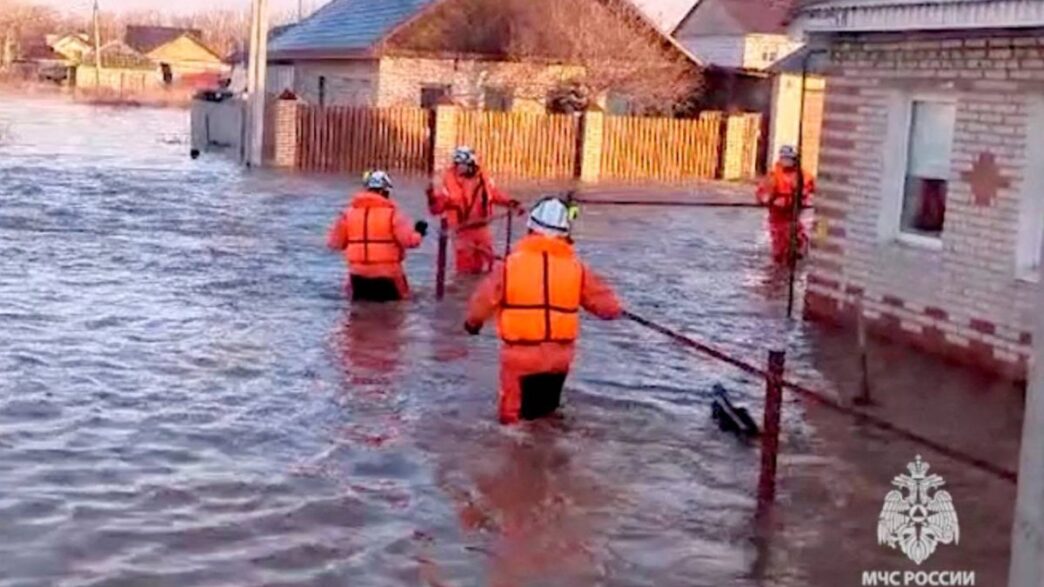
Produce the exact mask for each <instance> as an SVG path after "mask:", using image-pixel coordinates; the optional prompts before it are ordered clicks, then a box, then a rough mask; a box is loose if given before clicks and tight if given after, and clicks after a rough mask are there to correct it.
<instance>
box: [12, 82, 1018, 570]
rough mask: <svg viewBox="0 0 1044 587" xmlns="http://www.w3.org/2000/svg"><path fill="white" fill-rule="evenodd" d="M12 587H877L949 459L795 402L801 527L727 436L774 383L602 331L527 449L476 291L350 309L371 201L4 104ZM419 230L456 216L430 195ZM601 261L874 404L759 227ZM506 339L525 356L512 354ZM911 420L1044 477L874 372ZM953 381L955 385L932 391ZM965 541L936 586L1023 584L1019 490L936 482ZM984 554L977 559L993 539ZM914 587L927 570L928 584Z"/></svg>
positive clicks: (1009, 449) (141, 132) (941, 564)
mask: <svg viewBox="0 0 1044 587" xmlns="http://www.w3.org/2000/svg"><path fill="white" fill-rule="evenodd" d="M5 124H7V125H10V128H11V131H10V133H9V134H8V135H7V136H9V137H11V140H9V141H8V142H5V143H4V144H2V145H0V198H2V207H0V258H2V259H3V261H2V262H0V319H2V321H3V325H4V328H3V329H2V330H0V371H2V373H3V374H4V377H3V379H2V380H0V519H2V520H3V523H2V524H0V586H3V587H13V586H15V585H18V586H23V585H53V584H63V585H146V584H147V585H177V586H183V585H229V584H237V585H265V584H268V585H277V584H278V585H352V586H356V585H363V586H365V585H418V584H421V585H497V586H500V585H504V586H508V585H512V586H513V585H535V586H541V587H544V586H557V585H562V586H573V585H628V586H630V585H649V586H654V585H655V586H657V587H660V586H665V585H685V586H690V585H697V586H698V585H707V586H726V585H729V586H731V585H735V586H744V587H746V586H753V585H782V586H788V585H793V586H804V585H824V586H835V585H837V586H841V585H856V584H858V581H859V577H860V576H861V572H862V571H863V570H867V569H906V568H908V565H909V563H904V561H903V559H902V558H901V556H898V555H897V554H896V553H895V552H893V551H890V550H888V549H884V548H881V547H879V546H878V545H877V544H876V518H877V513H878V511H879V510H880V506H881V501H882V500H883V498H884V495H885V493H886V492H887V491H888V489H889V482H890V480H891V478H892V476H894V475H896V474H899V473H900V472H902V470H903V467H904V466H905V464H906V463H907V462H908V461H910V460H912V458H913V456H914V455H915V454H916V453H917V452H918V450H919V449H918V448H917V447H915V446H912V445H910V444H909V443H906V442H900V441H897V440H894V439H891V438H889V437H887V436H883V435H882V434H881V433H879V432H876V431H873V430H870V429H866V428H864V427H862V426H861V425H860V424H859V423H858V422H855V421H851V420H846V419H841V418H839V417H838V416H836V415H834V414H830V413H822V412H821V411H820V410H819V409H817V408H815V407H814V406H806V405H803V404H802V403H799V402H798V401H796V400H793V399H790V400H788V402H787V405H786V413H785V417H784V429H785V433H786V434H785V438H784V449H785V455H784V456H783V459H782V463H781V474H782V478H781V496H780V503H781V506H780V508H779V509H778V510H777V511H776V512H775V515H774V516H773V518H772V520H771V522H770V523H769V524H768V525H767V526H766V527H764V528H762V529H761V530H760V531H759V530H758V528H757V527H756V525H755V523H754V520H753V516H754V500H753V493H754V487H755V482H756V478H757V466H758V454H757V452H756V450H755V449H753V448H752V447H749V446H744V445H741V444H739V443H738V442H736V441H734V440H733V439H731V438H729V437H725V436H723V435H722V434H721V433H719V432H718V431H717V430H716V428H715V427H714V426H713V425H711V424H710V422H709V417H708V414H709V410H708V408H707V398H708V397H709V393H710V389H711V388H712V386H713V384H714V383H717V382H721V383H723V384H725V385H726V386H728V387H729V388H730V389H732V390H733V392H734V394H735V396H736V400H737V401H738V402H740V403H744V404H747V405H749V406H750V407H751V409H752V411H753V412H754V413H755V414H759V413H760V395H761V384H760V383H759V382H757V381H754V380H752V379H750V378H748V377H746V376H745V375H744V374H742V373H738V372H736V371H734V370H731V369H729V368H727V367H725V366H723V365H720V364H717V363H713V362H710V361H708V360H706V359H704V358H702V357H698V356H694V355H692V354H689V353H688V352H686V351H684V350H680V349H678V348H676V347H674V346H672V345H671V344H670V343H669V342H668V341H666V340H664V339H663V338H661V337H659V336H658V335H656V334H654V333H649V332H645V331H642V330H640V329H638V328H637V327H636V326H635V325H633V324H628V323H597V322H589V323H587V324H585V331H584V338H583V342H582V344H581V352H580V356H579V361H578V364H577V366H576V369H575V371H574V376H573V377H572V379H571V381H570V384H569V386H570V389H569V391H568V397H567V402H568V405H567V407H566V409H565V410H564V411H563V414H562V416H561V418H558V419H556V420H552V421H548V422H541V423H539V424H536V425H533V426H529V427H520V428H512V429H504V428H502V427H500V426H498V425H497V424H496V423H495V418H494V415H495V389H494V387H495V385H496V381H497V348H496V341H495V340H494V338H493V335H492V333H489V332H487V333H486V334H484V335H483V336H482V337H480V338H478V339H469V338H468V337H466V336H465V335H464V334H463V333H462V331H461V323H462V321H463V316H464V303H465V301H466V298H467V295H468V292H469V289H470V287H471V286H472V285H473V282H471V281H459V282H454V283H451V284H450V288H449V292H448V295H447V299H446V300H444V301H443V302H441V303H436V301H435V300H434V299H433V294H432V283H433V274H434V271H433V265H434V243H433V242H430V241H429V242H427V243H425V245H424V246H423V247H422V249H421V250H419V251H418V252H417V253H416V254H414V255H412V256H411V257H410V259H409V261H408V271H409V274H410V279H411V282H412V284H413V288H414V291H415V294H416V295H415V297H414V299H412V300H411V301H409V302H407V303H405V304H401V305H397V306H368V305H357V306H351V305H350V304H348V303H347V302H346V301H345V299H344V297H343V292H342V280H343V267H342V265H341V259H340V258H339V257H338V256H337V255H331V254H329V253H327V252H326V251H325V250H324V248H323V237H324V236H325V235H324V231H325V229H326V227H327V226H328V225H329V222H330V221H331V220H332V218H333V217H334V216H335V215H336V214H337V212H338V211H339V208H340V207H341V206H343V205H344V203H345V202H346V200H347V196H348V194H349V193H350V192H351V191H352V190H353V189H354V186H351V185H349V184H348V183H346V181H344V180H339V179H336V178H314V177H313V178H310V177H303V176H297V175H293V174H285V175H278V174H270V173H254V174H244V173H242V172H240V170H239V169H237V168H236V167H234V166H232V165H231V164H228V163H225V162H222V161H221V160H219V159H216V158H210V159H207V158H204V159H201V160H199V161H195V162H193V161H190V160H189V158H188V157H187V153H186V151H187V145H186V143H185V141H184V140H183V139H184V137H185V136H186V135H187V129H186V128H185V124H186V115H185V114H184V113H183V112H171V111H155V110H148V109H141V110H133V111H120V110H107V109H91V108H87V107H82V106H73V105H69V104H66V103H63V102H59V101H19V100H11V99H8V98H5V99H4V101H2V102H0V128H2V127H4V125H5ZM399 183H401V184H404V185H407V186H408V187H406V188H405V189H402V190H401V191H400V192H399V193H398V195H397V197H398V198H399V199H400V200H401V201H402V203H403V205H404V206H405V207H406V208H407V209H408V210H409V211H410V212H411V213H413V214H414V215H416V216H418V217H420V216H421V215H422V214H423V208H424V204H423V199H424V196H423V193H422V191H421V190H420V189H419V188H420V184H419V183H418V184H413V185H410V184H409V182H406V181H401V182H399ZM578 240H579V242H580V248H581V252H582V254H583V255H584V256H585V257H586V258H587V260H589V261H590V262H591V264H592V265H594V266H596V267H598V268H599V269H600V270H601V271H602V272H603V273H605V274H606V275H607V276H608V277H609V278H610V280H611V281H612V282H613V283H614V284H615V285H616V287H617V288H618V289H619V291H620V293H621V294H622V296H623V297H624V299H625V300H626V301H627V302H628V304H629V305H630V306H631V307H632V308H633V309H634V310H636V311H638V312H640V313H643V314H647V315H649V316H650V317H653V318H655V319H657V320H660V321H663V322H665V323H668V324H671V325H673V326H674V327H676V328H678V329H680V330H682V331H684V332H687V333H691V334H693V335H695V336H697V337H699V338H701V339H704V340H708V341H713V342H714V343H715V344H717V345H718V346H721V347H722V348H725V349H728V350H730V351H732V352H735V353H737V354H739V355H741V356H743V357H744V358H748V359H750V360H753V361H760V360H762V357H763V355H764V352H765V350H766V349H768V348H770V347H775V346H786V347H787V349H788V351H789V355H788V368H789V370H790V373H791V375H792V376H793V377H795V378H797V379H800V380H802V381H805V382H808V383H809V384H811V385H814V386H816V387H817V388H821V389H824V390H826V391H828V392H830V393H836V394H839V395H841V396H847V395H850V394H851V392H852V390H853V389H855V385H856V383H857V381H858V378H857V375H856V373H855V370H854V368H853V367H854V365H855V361H854V357H853V355H852V353H851V340H850V337H849V336H848V335H845V334H843V333H834V332H823V331H820V330H819V329H817V328H816V327H813V326H810V325H806V324H800V323H798V324H794V325H788V324H787V323H786V321H785V320H783V319H782V315H783V311H784V306H785V287H786V278H785V275H781V274H780V273H779V272H777V271H774V270H773V269H772V268H771V266H770V264H769V263H767V261H766V256H767V255H766V247H767V243H766V239H765V237H764V236H763V233H762V218H761V216H760V213H759V212H756V211H751V210H736V209H713V210H697V209H684V210H671V209H667V208H648V209H643V208H626V209H614V208H594V207H592V208H590V209H588V210H585V212H584V215H583V220H582V226H581V229H580V233H579V235H578ZM489 330H492V329H489ZM872 366H873V378H874V382H875V392H876V393H877V395H878V400H879V402H880V406H879V407H878V408H876V409H877V410H878V411H879V412H880V413H881V414H883V415H886V416H887V417H889V418H891V419H894V420H896V421H899V422H902V423H903V425H904V426H907V427H910V428H914V429H917V430H918V431H920V432H922V433H925V434H927V435H929V436H931V437H932V438H937V439H940V440H943V441H945V442H947V443H948V444H952V445H955V446H958V447H960V448H962V449H964V450H968V451H971V452H973V453H975V454H977V455H981V456H986V457H989V458H992V459H995V460H997V461H999V462H1001V463H1003V464H1005V465H1006V466H1009V467H1013V466H1014V464H1015V458H1016V457H1015V455H1016V449H1017V438H1018V430H1019V429H1018V426H1019V419H1020V416H1019V414H1020V410H1021V400H1020V398H1019V396H1018V394H1017V393H1015V392H1014V391H1013V390H1012V389H1011V388H1010V387H1009V386H1007V385H1005V384H1003V383H1001V382H996V381H992V380H988V379H985V378H980V377H977V376H975V375H972V374H969V373H967V372H963V371H960V370H954V369H947V368H944V367H943V366H941V365H939V364H936V363H933V362H931V361H926V360H923V359H922V358H919V357H916V356H913V355H911V353H910V352H908V351H906V350H905V349H901V348H899V347H890V346H882V347H879V348H875V349H873V355H872ZM926 382H931V383H932V385H930V386H928V385H926ZM924 457H925V458H926V459H927V460H928V461H929V462H931V463H932V464H933V466H934V467H935V468H934V469H933V470H934V471H936V472H938V473H940V474H942V475H943V476H944V477H945V478H946V480H947V481H948V483H949V489H950V491H951V493H952V494H953V495H954V499H955V501H956V504H957V508H958V513H959V515H960V516H961V526H962V542H961V544H960V545H959V546H958V547H945V548H943V549H941V550H940V551H939V553H938V554H937V555H936V556H935V557H933V558H932V559H931V560H930V561H929V562H928V563H926V565H925V566H926V567H931V568H936V567H937V568H943V569H964V568H970V569H972V570H976V571H977V573H978V576H979V584H981V585H1000V584H1003V580H1004V575H1005V567H1006V563H1005V561H1006V556H1007V544H1008V543H1007V540H1008V538H1007V533H1008V526H1009V524H1010V511H1009V510H1010V504H1011V502H1012V500H1013V496H1014V488H1013V487H1011V486H1010V485H1008V484H1005V483H1004V482H999V481H995V480H993V479H991V478H989V477H986V476H983V475H982V474H979V473H977V472H974V471H969V470H966V469H964V468H962V467H961V466H959V465H956V464H954V463H951V462H948V461H947V460H946V459H943V458H942V457H939V456H937V455H932V454H925V455H924ZM965 536H967V537H968V538H967V540H965ZM904 565H907V566H904Z"/></svg>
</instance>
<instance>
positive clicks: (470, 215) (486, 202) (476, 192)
mask: <svg viewBox="0 0 1044 587" xmlns="http://www.w3.org/2000/svg"><path fill="white" fill-rule="evenodd" d="M443 183H444V185H445V187H446V189H447V190H448V191H449V192H451V193H455V194H459V195H460V200H461V203H460V204H459V205H458V204H456V203H454V204H452V205H450V206H449V207H448V208H449V209H450V210H452V211H453V212H454V213H455V215H456V218H455V220H456V223H457V224H468V223H471V222H481V221H482V220H485V219H486V218H489V217H490V216H492V215H493V200H492V198H491V196H490V193H489V186H488V183H489V180H488V179H487V178H486V174H485V173H483V172H482V170H481V169H480V170H478V171H477V172H476V173H475V176H474V177H461V176H459V175H458V174H457V173H456V172H455V171H454V170H452V169H450V170H448V171H447V172H446V176H445V177H444V178H443ZM469 188H470V189H469Z"/></svg>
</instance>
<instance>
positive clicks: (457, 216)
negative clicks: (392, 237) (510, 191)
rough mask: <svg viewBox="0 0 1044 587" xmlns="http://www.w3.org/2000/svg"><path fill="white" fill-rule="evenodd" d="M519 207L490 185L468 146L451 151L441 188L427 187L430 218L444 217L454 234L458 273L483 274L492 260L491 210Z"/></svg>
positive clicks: (491, 183)
mask: <svg viewBox="0 0 1044 587" xmlns="http://www.w3.org/2000/svg"><path fill="white" fill-rule="evenodd" d="M518 205H519V203H518V201H517V200H513V199H511V198H509V197H508V196H507V195H506V194H504V192H502V191H500V190H499V189H497V187H496V186H495V185H493V182H492V181H491V180H490V179H489V176H487V175H486V174H485V172H483V171H482V169H481V168H479V165H478V160H477V159H476V158H475V153H474V151H472V150H471V149H470V148H468V147H458V148H457V149H456V151H454V153H453V166H452V167H450V168H449V169H447V170H446V171H445V173H443V175H442V185H441V186H439V188H438V189H437V190H436V189H435V188H434V187H433V186H431V187H429V188H428V209H429V210H430V211H431V213H432V215H435V216H438V215H444V216H445V217H446V220H447V222H448V223H449V227H450V228H451V229H454V233H455V234H456V237H455V238H454V241H453V246H454V249H455V256H456V267H457V272H458V273H466V274H480V273H485V272H486V270H487V269H488V268H489V266H490V265H491V264H492V263H493V259H494V258H495V255H494V253H493V234H492V232H491V231H490V229H489V221H490V218H491V217H492V216H493V207H494V206H504V207H508V208H517V207H518Z"/></svg>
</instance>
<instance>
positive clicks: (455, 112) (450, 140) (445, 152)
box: [432, 104, 460, 175]
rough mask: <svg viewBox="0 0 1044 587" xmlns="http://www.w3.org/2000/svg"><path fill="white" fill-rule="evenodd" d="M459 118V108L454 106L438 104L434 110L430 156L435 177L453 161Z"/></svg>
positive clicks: (456, 145)
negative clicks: (433, 160) (431, 152)
mask: <svg viewBox="0 0 1044 587" xmlns="http://www.w3.org/2000/svg"><path fill="white" fill-rule="evenodd" d="M459 118H460V107H459V106H457V105H455V104H439V105H438V107H437V108H436V109H435V129H434V133H435V137H434V140H433V141H432V143H433V144H434V148H433V151H434V152H433V154H432V156H433V157H434V159H435V165H434V166H433V167H434V169H433V171H434V173H435V174H436V175H438V174H440V173H442V172H443V171H444V170H445V169H446V167H447V166H448V165H449V164H450V161H452V159H453V151H454V149H456V148H457V147H458V146H459V145H458V144H457V140H458V139H457V123H458V121H459Z"/></svg>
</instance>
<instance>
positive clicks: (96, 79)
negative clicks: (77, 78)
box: [94, 0, 102, 92]
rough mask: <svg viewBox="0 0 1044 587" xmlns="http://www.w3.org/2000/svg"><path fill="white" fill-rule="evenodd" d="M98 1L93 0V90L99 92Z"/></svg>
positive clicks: (99, 36) (99, 38) (100, 58)
mask: <svg viewBox="0 0 1044 587" xmlns="http://www.w3.org/2000/svg"><path fill="white" fill-rule="evenodd" d="M98 12H99V7H98V0H94V90H95V91H96V92H97V91H99V90H101V70H102V54H101V26H100V25H99V22H98Z"/></svg>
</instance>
